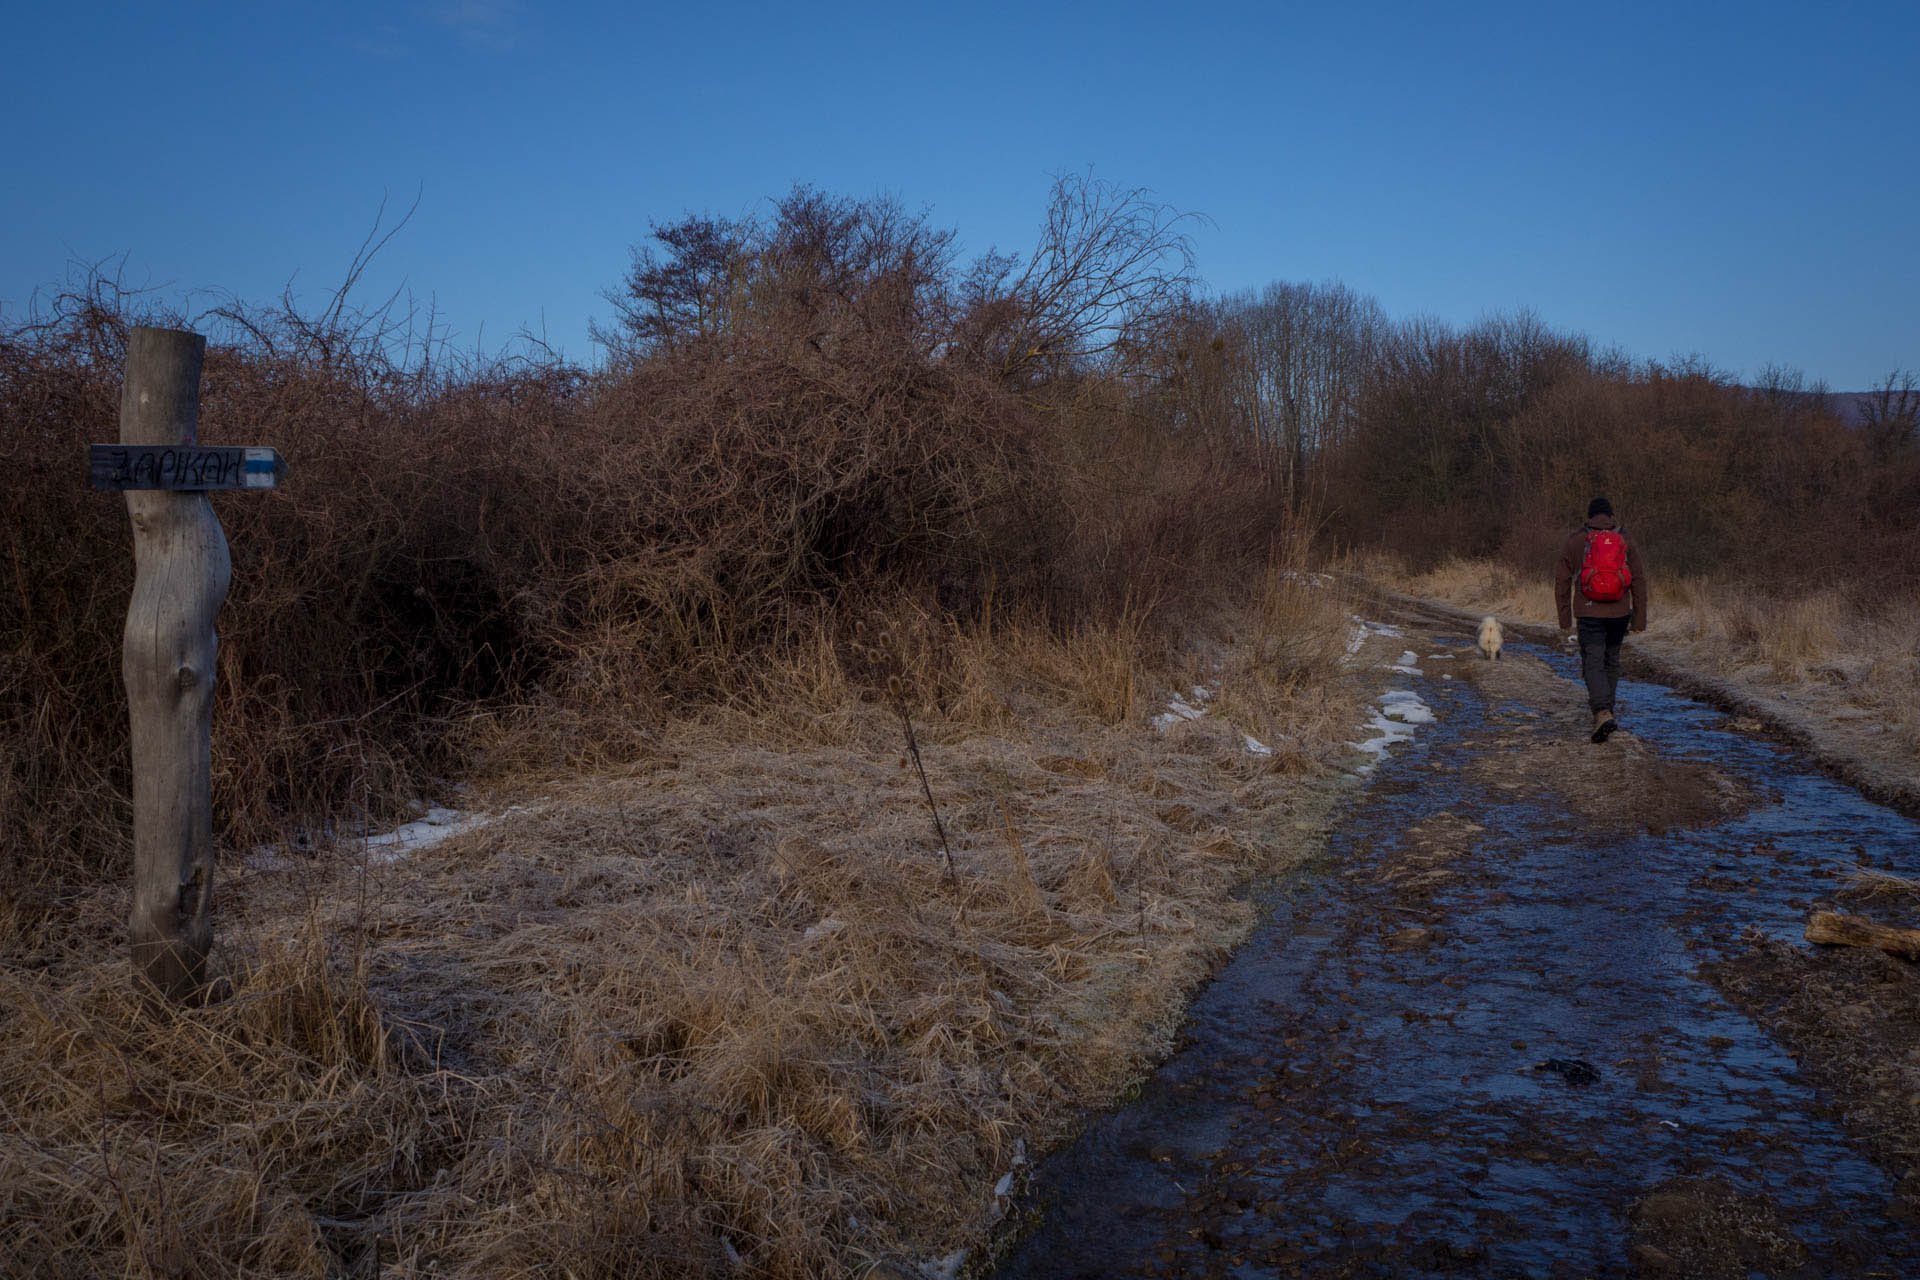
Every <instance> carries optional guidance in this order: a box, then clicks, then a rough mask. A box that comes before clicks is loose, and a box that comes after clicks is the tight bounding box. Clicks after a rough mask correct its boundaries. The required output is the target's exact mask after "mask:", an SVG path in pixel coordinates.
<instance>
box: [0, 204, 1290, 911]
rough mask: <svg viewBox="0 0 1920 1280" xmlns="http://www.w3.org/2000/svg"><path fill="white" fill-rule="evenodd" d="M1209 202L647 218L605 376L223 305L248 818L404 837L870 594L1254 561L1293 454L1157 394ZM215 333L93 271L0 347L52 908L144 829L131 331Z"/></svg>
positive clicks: (222, 780) (222, 742)
mask: <svg viewBox="0 0 1920 1280" xmlns="http://www.w3.org/2000/svg"><path fill="white" fill-rule="evenodd" d="M1184 225H1185V224H1184V222H1183V221H1182V219H1181V218H1180V216H1179V215H1177V214H1175V213H1173V212H1172V211H1170V210H1168V209H1166V208H1164V207H1163V206H1160V205H1157V204H1155V203H1153V202H1151V201H1150V200H1148V199H1147V198H1146V197H1145V195H1144V193H1141V192H1137V191H1127V190H1123V189H1118V188H1113V187H1111V186H1108V185H1106V184H1102V183H1099V182H1096V181H1093V180H1092V179H1090V178H1084V177H1069V178H1067V179H1063V180H1062V181H1061V182H1060V183H1059V184H1058V186H1057V188H1056V191H1055V194H1054V198H1053V200H1052V202H1051V203H1050V205H1049V211H1048V214H1047V218H1046V221H1045V225H1044V231H1043V236H1042V238H1041V240H1040V243H1039V246H1038V247H1037V248H1036V250H1035V251H1034V252H1033V253H1032V255H1031V256H1029V257H1028V258H1025V259H1022V260H1017V261H1016V260H1013V259H1005V258H997V257H993V256H991V255H990V256H989V257H988V258H986V259H984V260H982V261H980V262H976V263H973V264H965V263H961V262H960V261H958V259H957V258H956V255H955V251H954V243H953V238H952V236H951V235H950V233H948V232H945V231H943V230H941V229H938V228H936V227H934V226H932V225H931V224H930V223H929V222H928V221H927V220H926V219H925V218H924V217H921V216H917V215H913V214H910V213H908V212H906V211H904V210H903V209H902V208H900V207H899V206H898V205H897V204H895V203H892V202H888V201H884V200H870V201H850V200H844V199H840V198H836V197H832V196H829V195H825V194H822V193H819V192H816V191H812V190H808V189H800V190H797V191H795V192H794V193H792V194H791V195H789V196H788V197H786V198H784V199H782V200H780V201H778V202H775V203H774V204H773V205H772V206H770V210H769V212H768V213H767V214H766V215H765V216H764V217H760V218H754V219H747V220H742V221H738V222H723V221H719V220H714V219H691V220H688V221H686V222H684V223H681V224H676V225H675V226H671V227H666V228H661V229H659V230H658V231H657V233H656V236H655V240H654V243H653V245H652V247H651V248H650V249H648V250H645V251H643V252H641V253H640V254H638V255H637V256H636V259H635V262H634V264H633V269H632V270H631V272H630V273H629V275H628V277H627V279H626V280H625V281H623V283H622V285H621V287H620V288H619V289H618V290H616V291H615V293H614V295H613V296H614V297H615V298H616V301H617V302H618V304H619V305H618V307H617V309H616V313H615V316H614V319H613V321H612V322H611V324H610V325H609V326H608V328H607V330H606V332H605V334H604V336H605V337H606V338H607V339H608V340H609V342H610V343H611V344H612V347H613V359H612V360H611V361H610V362H609V365H608V366H607V368H606V369H605V370H603V371H600V372H588V371H583V370H581V369H578V368H575V367H570V366H567V365H564V364H561V363H558V362H556V361H552V360H548V359H544V358H527V357H519V358H514V359H499V360H491V361H486V362H480V363H475V362H466V363H460V362H455V361H449V360H447V359H446V358H445V355H444V352H439V353H437V354H436V352H435V350H434V348H432V346H431V344H430V343H428V344H420V345H417V346H407V345H406V334H405V333H404V332H401V331H400V330H399V329H398V328H397V327H396V326H398V325H400V324H401V323H403V322H404V321H405V320H406V319H407V317H406V316H404V315H401V316H399V317H398V318H396V317H395V316H394V315H393V314H391V313H389V312H383V311H380V310H378V309H376V310H375V311H373V312H371V313H355V312H353V311H352V310H351V309H350V308H348V307H347V306H345V305H344V303H343V302H342V299H341V297H336V298H335V299H334V301H333V302H332V303H331V304H330V305H329V306H328V307H326V308H325V309H323V311H322V312H321V313H320V314H319V315H317V316H316V315H311V314H306V313H304V312H302V311H301V310H300V308H298V307H297V306H295V305H293V303H292V302H291V301H290V300H283V302H282V303H281V304H280V305H278V306H274V307H268V308H248V307H243V306H239V305H228V306H224V307H222V308H220V309H218V310H217V311H216V312H214V313H212V314H211V315H203V316H201V317H198V318H197V322H198V323H199V324H200V325H201V327H203V328H208V327H211V328H212V329H213V337H214V341H213V344H212V346H211V348H210V351H209V356H208V361H207V366H206V374H205V381H204V385H203V409H202V432H203V438H205V439H207V440H208V441H210V442H240V441H245V442H248V443H262V444H271V445H274V446H276V447H278V448H279V449H280V450H281V451H282V452H283V453H284V454H285V455H286V456H287V457H288V458H289V459H290V461H291V467H292V470H291V475H290V478H289V481H288V483H287V484H286V486H285V488H284V489H283V491H282V492H280V493H278V494H276V495H273V496H270V497H267V498H264V499H249V500H246V501H222V502H221V503H220V512H221V518H222V520H223V522H224V523H225V525H226V528H227V533H228V538H229V541H230V543H231V544H232V548H233V558H234V585H233V591H232V594H231V595H230V597H229V600H228V604H227V606H226V609H225V610H224V612H223V614H222V618H221V622H220V629H221V641H222V648H221V657H220V675H221V688H220V696H219V699H218V701H217V708H218V710H217V713H216V714H217V720H216V729H215V732H216V735H217V736H216V750H215V758H216V762H217V763H216V769H217V771H218V772H217V776H216V783H215V785H216V812H217V813H218V815H219V821H220V822H222V823H223V824H224V830H223V835H224V837H225V839H226V841H227V842H228V843H229V845H235V846H240V847H245V846H247V845H249V844H252V843H254V842H257V841H260V840H264V839H267V838H270V837H275V836H278V835H280V834H283V833H284V829H285V828H287V827H289V826H296V825H312V826H319V825H323V824H325V823H327V822H329V821H338V820H340V819H341V818H342V816H343V815H356V814H371V816H372V817H373V818H375V819H378V818H379V817H381V816H383V815H384V814H385V813H386V812H389V811H391V810H394V809H395V808H397V807H399V806H401V805H403V804H404V803H405V802H407V801H409V800H412V799H414V798H415V797H416V796H417V795H418V794H420V793H421V792H423V791H424V790H426V789H429V788H431V787H432V786H433V785H434V781H433V780H434V779H435V778H443V777H447V776H450V775H452V774H453V773H455V772H457V771H458V770H460V769H461V768H463V767H464V766H465V765H466V764H468V763H470V757H469V756H467V755H465V754H463V753H464V752H465V751H466V750H468V749H469V748H470V747H471V746H472V745H473V744H474V743H475V742H480V741H484V742H486V743H488V744H489V745H491V746H494V747H498V746H499V742H500V735H501V733H502V732H503V731H507V732H510V733H514V734H521V735H523V736H524V735H525V734H526V733H532V734H533V735H534V736H535V737H536V738H540V740H541V742H542V744H543V745H541V746H540V747H539V751H542V752H547V753H549V754H550V755H552V756H554V757H555V758H557V759H563V760H564V759H577V760H588V759H593V758H598V757H597V756H596V753H598V755H599V756H604V755H605V754H606V753H607V752H608V751H610V750H611V751H613V752H614V753H615V754H617V752H618V750H619V747H618V745H617V744H615V745H614V746H611V747H610V746H609V741H610V739H609V735H614V736H618V735H621V734H625V735H628V736H632V735H633V734H635V733H636V730H635V728H634V726H635V725H645V724H647V723H650V722H654V721H657V719H658V718H659V717H660V716H661V715H663V714H664V713H666V712H668V711H670V710H671V709H673V708H674V707H685V706H689V705H697V704H701V703H710V702H712V701H714V700H716V699H718V700H722V701H725V700H729V699H739V698H742V697H751V696H753V695H754V692H755V685H756V680H757V679H758V675H759V673H760V672H761V671H763V670H764V669H765V664H764V663H763V662H760V661H758V660H757V659H758V658H759V657H761V656H764V655H766V654H770V653H777V652H780V651H782V650H788V649H794V648H804V647H805V646H808V645H811V644H815V643H817V642H818V636H819V635H820V634H822V629H823V628H828V629H830V628H831V626H832V625H833V619H834V618H835V617H838V616H845V613H846V611H847V610H848V609H849V608H854V609H869V608H871V607H872V605H873V604H874V602H875V601H881V602H884V601H886V600H894V599H912V600H915V601H918V602H920V606H921V607H923V608H926V609H930V610H932V611H933V612H934V613H936V614H939V615H942V616H947V617H952V618H955V619H959V620H962V621H964V620H966V619H969V618H986V617H991V616H993V615H994V614H995V613H996V612H998V613H1000V614H1004V613H1006V612H1007V611H1023V612H1025V613H1027V614H1029V615H1030V616H1032V617H1034V618H1038V619H1042V620H1044V625H1047V626H1051V627H1054V628H1057V629H1060V630H1061V631H1062V632H1063V633H1068V632H1071V631H1072V630H1073V629H1074V628H1075V627H1077V626H1079V625H1081V624H1083V623H1084V622H1087V621H1088V620H1104V619H1117V618H1120V617H1122V616H1126V617H1130V618H1135V619H1138V618H1141V617H1147V618H1155V617H1159V616H1162V615H1164V614H1165V613H1166V612H1167V610H1168V608H1169V606H1172V605H1177V604H1178V603H1179V602H1180V601H1181V600H1183V599H1187V598H1191V597H1193V596H1194V595H1196V594H1198V593H1199V592H1200V591H1201V589H1202V588H1203V587H1204V585H1205V584H1206V583H1207V582H1208V581H1209V580H1210V579H1211V578H1216V577H1219V576H1221V570H1222V569H1223V567H1225V566H1231V565H1236V564H1239V563H1242V562H1243V560H1244V557H1246V556H1247V555H1249V554H1253V555H1256V556H1258V555H1263V554H1264V553H1265V550H1266V548H1267V545H1268V544H1269V543H1270V542H1271V540H1272V539H1273V538H1274V537H1275V536H1276V535H1277V533H1278V531H1279V529H1280V527H1281V522H1282V521H1283V519H1284V513H1283V512H1282V511H1281V509H1280V505H1279V504H1277V503H1275V502H1272V501H1270V500H1269V498H1270V489H1271V485H1270V480H1269V478H1268V476H1267V475H1266V474H1265V473H1264V472H1263V471H1262V470H1261V469H1260V468H1258V467H1253V466H1248V465H1245V459H1246V457H1247V456H1248V455H1247V451H1246V449H1245V447H1244V444H1243V442H1241V441H1237V440H1235V439H1232V438H1229V437H1224V436H1222V435H1220V434H1219V433H1217V432H1214V433H1209V432H1208V431H1202V430H1197V429H1192V428H1191V426H1190V424H1188V423H1186V422H1183V421H1179V420H1176V419H1173V418H1169V417H1168V416H1166V404H1165V396H1164V393H1165V385H1164V384H1165V382H1166V379H1165V378H1163V377H1161V376H1159V374H1158V373H1157V372H1156V367H1157V365H1160V366H1163V365H1164V364H1165V363H1166V362H1165V361H1164V360H1160V359H1159V357H1158V356H1157V355H1155V354H1154V347H1153V344H1154V342H1155V341H1156V340H1157V338H1156V335H1161V334H1164V333H1166V332H1167V331H1168V326H1169V325H1170V324H1171V323H1172V321H1171V317H1174V316H1176V315H1179V314H1182V313H1184V311H1186V310H1187V309H1188V308H1186V306H1185V303H1184V298H1185V293H1186V287H1187V279H1188V274H1189V271H1190V267H1191V255H1190V250H1189V247H1188V244H1187V241H1186V239H1185V237H1184V234H1183V229H1184ZM361 265H363V264H362V263H359V262H357V263H356V269H357V268H358V267H359V266H361ZM193 319H195V318H193V317H185V316H180V315H174V314H162V313H156V312H155V311H154V310H153V309H152V308H150V307H147V306H145V305H144V304H143V302H142V300H141V299H139V298H137V297H129V296H127V295H122V294H118V293H116V292H115V291H114V290H113V289H112V288H111V286H110V285H109V284H105V283H103V282H102V281H101V280H100V279H99V278H98V277H95V278H92V279H90V280H87V281H83V282H81V284H80V286H79V287H77V288H74V289H70V290H67V291H65V292H63V293H61V294H60V295H59V296H58V298H57V299H56V300H55V301H54V302H52V303H51V304H49V305H47V306H44V307H43V308H42V309H41V310H40V311H39V312H38V313H36V314H35V315H33V316H30V317H28V318H27V319H26V320H25V321H24V322H19V323H16V324H14V325H12V326H10V327H9V328H8V329H7V330H6V332H5V333H4V334H0V421H3V422H4V426H5V432H6V438H7V439H8V440H9V441H10V442H11V443H12V445H13V447H14V450H15V454H16V456H15V460H14V465H13V466H12V467H10V468H8V469H7V470H6V471H5V473H4V479H0V530H3V532H0V538H4V539H5V542H6V554H5V556H4V557H0V560H3V561H4V564H5V572H6V576H7V578H8V582H7V589H6V590H4V591H0V634H5V635H6V636H7V637H9V644H8V647H7V651H6V654H5V657H4V659H0V663H3V664H4V665H0V839H4V840H5V841H6V842H7V844H8V845H9V846H10V847H12V848H13V849H14V850H16V856H15V859H14V861H13V865H14V866H15V867H16V868H17V869H19V872H20V874H21V875H22V876H23V877H24V880H25V881H26V882H28V883H37V884H39V885H40V886H41V888H40V890H37V891H36V892H37V893H41V894H44V893H45V892H46V891H48V890H49V889H50V887H51V886H52V885H54V884H56V883H60V882H63V881H64V880H65V879H66V878H67V877H68V876H69V874H70V873H73V872H78V871H88V870H91V869H97V868H99V867H101V866H103V865H106V864H107V863H108V862H109V861H110V860H111V859H112V858H113V857H114V856H115V855H116V851H117V848H118V845H119V841H120V839H121V833H122V832H123V831H124V829H125V818H126V814H125V810H124V807H123V801H122V800H121V799H120V797H122V796H124V795H125V793H126V785H125V777H124V771H125V768H126V763H125V762H126V746H125V741H126V739H125V734H126V729H125V720H124V710H123V709H122V700H121V697H120V694H119V690H118V688H117V655H118V651H119V630H120V625H121V619H122V616H123V610H124V602H125V599H126V590H127V586H128V583H129V582H130V577H131V557H130V555H129V554H128V539H127V533H126V529H125V516H124V515H123V514H122V510H123V508H122V506H121V504H120V503H119V502H118V501H117V500H116V499H114V498H112V497H110V496H106V495H96V494H93V493H90V492H87V491H86V490H85V489H84V488H83V487H82V485H81V482H80V471H79V467H78V461H77V460H78V459H79V458H80V457H81V446H82V445H83V444H85V443H87V442H89V441H93V440H108V439H112V438H114V437H115V435H116V433H117V425H116V421H115V413H116V405H117V394H118V378H119V373H120V368H121V363H122V358H123V350H124V343H125V336H126V333H127V331H128V328H129V326H130V325H132V324H134V323H162V324H167V323H173V324H180V323H186V322H188V321H190V320H193ZM427 332H428V333H429V334H430V333H431V325H430V324H429V325H428V326H427ZM396 340H398V341H399V342H400V343H401V348H402V349H401V354H398V355H396V346H395V344H396ZM475 726H481V728H479V729H476V728H475ZM455 728H458V729H459V732H450V730H453V729H455ZM542 735H544V736H542Z"/></svg>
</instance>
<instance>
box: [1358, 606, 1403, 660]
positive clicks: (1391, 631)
mask: <svg viewBox="0 0 1920 1280" xmlns="http://www.w3.org/2000/svg"><path fill="white" fill-rule="evenodd" d="M1350 616H1351V617H1352V618H1353V621H1354V622H1355V624H1356V626H1355V627H1354V632H1353V638H1352V639H1350V640H1348V641H1347V658H1348V659H1349V660H1351V659H1352V658H1353V655H1355V654H1356V653H1359V652H1360V646H1361V645H1363V644H1365V643H1366V642H1367V637H1368V636H1386V637H1387V638H1388V639H1390V640H1398V639H1400V638H1401V635H1400V628H1398V627H1395V626H1391V625H1389V624H1387V623H1385V622H1368V621H1367V620H1366V619H1365V618H1362V617H1361V616H1360V615H1359V614H1357V613H1356V614H1352V615H1350Z"/></svg>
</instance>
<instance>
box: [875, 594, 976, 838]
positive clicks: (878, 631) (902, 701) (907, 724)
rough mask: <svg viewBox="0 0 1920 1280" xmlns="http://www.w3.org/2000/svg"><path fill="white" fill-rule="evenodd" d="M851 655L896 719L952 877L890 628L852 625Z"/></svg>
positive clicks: (943, 832)
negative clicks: (853, 646) (859, 663)
mask: <svg viewBox="0 0 1920 1280" xmlns="http://www.w3.org/2000/svg"><path fill="white" fill-rule="evenodd" d="M853 633H854V645H855V653H856V654H857V655H858V657H859V659H860V662H861V665H862V666H863V667H864V668H865V671H866V673H867V677H868V679H869V680H870V681H871V682H872V684H873V687H874V691H875V692H876V693H877V694H878V695H880V696H881V697H883V698H885V699H886V702H887V705H888V706H890V707H891V708H892V709H893V714H894V715H895V716H896V717H898V718H899V721H900V733H901V737H902V739H903V740H904V742H905V745H906V752H907V756H908V758H909V759H911V760H912V761H913V771H914V773H915V775H916V776H917V777H918V778H919V779H920V794H921V796H922V797H923V798H924V799H925V800H926V802H927V815H928V816H929V817H930V818H932V819H933V833H934V835H935V837H936V838H937V839H938V840H939V841H940V859H941V863H942V865H943V866H944V867H945V868H946V872H947V875H948V876H952V875H953V846H952V845H951V844H949V843H948V842H947V826H946V823H944V822H942V821H941V820H940V806H939V804H938V803H936V802H935V801H934V798H933V784H932V783H930V782H929V781H927V765H926V761H925V760H923V759H922V758H921V756H920V740H919V738H918V737H916V736H915V734H914V732H913V710H912V708H911V707H910V706H909V705H908V703H907V695H908V691H909V689H908V683H907V682H908V680H909V679H910V678H911V677H910V676H909V674H908V671H907V667H906V663H905V661H904V660H903V658H902V656H901V652H900V649H899V648H898V646H897V644H896V642H895V639H894V630H893V627H892V625H890V624H888V623H886V622H884V621H881V622H878V623H877V624H876V626H875V627H874V628H873V630H872V631H871V632H869V631H868V628H867V624H866V623H865V622H864V621H855V622H854V624H853Z"/></svg>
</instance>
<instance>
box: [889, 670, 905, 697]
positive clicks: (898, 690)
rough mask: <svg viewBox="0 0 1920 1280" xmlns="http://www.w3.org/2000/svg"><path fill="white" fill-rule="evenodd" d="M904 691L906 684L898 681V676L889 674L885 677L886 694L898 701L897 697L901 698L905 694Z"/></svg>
mask: <svg viewBox="0 0 1920 1280" xmlns="http://www.w3.org/2000/svg"><path fill="white" fill-rule="evenodd" d="M906 692H907V687H906V685H904V684H902V683H901V682H900V677H899V676H897V675H889V676H888V677H887V696H888V697H890V698H892V699H894V700H895V701H898V700H899V699H901V698H902V697H904V696H905V695H906Z"/></svg>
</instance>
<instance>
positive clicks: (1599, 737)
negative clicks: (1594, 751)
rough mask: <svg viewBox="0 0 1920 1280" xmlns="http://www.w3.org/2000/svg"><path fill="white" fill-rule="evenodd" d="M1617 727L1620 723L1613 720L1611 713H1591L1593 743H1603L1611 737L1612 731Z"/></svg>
mask: <svg viewBox="0 0 1920 1280" xmlns="http://www.w3.org/2000/svg"><path fill="white" fill-rule="evenodd" d="M1619 727H1620V722H1619V721H1618V720H1615V719H1614V718H1613V712H1611V711H1596V712H1594V713H1593V740H1594V741H1595V742H1605V741H1606V740H1607V739H1608V738H1611V737H1612V736H1613V731H1614V730H1615V729H1618V728H1619Z"/></svg>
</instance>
